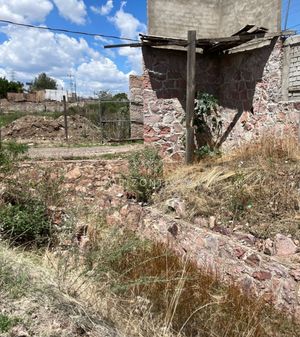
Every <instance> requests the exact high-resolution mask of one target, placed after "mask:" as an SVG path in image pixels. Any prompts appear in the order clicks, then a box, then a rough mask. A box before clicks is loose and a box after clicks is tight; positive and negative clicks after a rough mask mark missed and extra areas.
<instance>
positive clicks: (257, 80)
mask: <svg viewBox="0 0 300 337" xmlns="http://www.w3.org/2000/svg"><path fill="white" fill-rule="evenodd" d="M282 62H283V46H282V41H281V40H276V39H275V40H273V41H272V42H271V45H270V46H266V47H263V48H259V49H254V50H250V51H246V52H240V53H236V54H230V55H226V56H224V57H222V59H221V64H220V88H219V97H218V98H219V102H220V105H221V106H222V108H221V115H222V118H223V120H224V125H223V134H222V137H221V139H220V144H222V147H223V149H229V148H231V147H235V146H237V145H240V144H242V143H244V142H247V141H250V140H253V139H256V138H259V137H260V136H262V135H263V134H265V133H266V132H269V131H270V132H272V134H274V133H276V134H277V135H281V136H282V135H284V134H295V135H296V134H297V130H298V124H299V112H300V104H299V103H288V102H283V101H282V100H281V99H282V97H281V94H282V92H281V85H282V69H283V65H282Z"/></svg>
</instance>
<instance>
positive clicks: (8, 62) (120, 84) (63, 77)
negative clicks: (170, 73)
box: [0, 27, 128, 95]
mask: <svg viewBox="0 0 300 337" xmlns="http://www.w3.org/2000/svg"><path fill="white" fill-rule="evenodd" d="M2 31H4V32H5V33H6V34H7V35H8V37H9V38H8V40H7V41H5V42H4V43H2V44H1V45H0V59H1V66H0V75H1V76H3V75H6V77H8V78H9V74H10V72H11V71H12V70H13V71H14V72H15V78H16V80H20V81H23V82H29V81H31V80H32V79H33V78H34V77H35V76H36V75H37V74H39V73H41V72H46V73H47V74H48V75H49V76H51V77H54V78H56V79H58V80H59V81H60V83H62V81H64V82H65V83H68V77H67V76H68V74H69V73H70V72H72V73H73V74H74V75H75V76H76V79H77V86H78V90H79V92H81V93H82V94H86V95H89V94H91V93H92V92H93V91H94V90H101V89H110V90H122V91H124V90H128V74H125V73H124V72H122V71H120V70H119V69H118V67H117V66H116V64H115V63H114V62H113V61H112V60H110V59H109V58H106V57H104V56H103V55H101V54H100V53H99V52H97V51H95V50H94V49H92V48H91V47H89V45H88V43H87V42H86V40H84V39H82V38H81V39H76V38H73V37H69V36H67V35H65V34H55V33H53V32H47V31H45V32H44V31H42V32H41V31H37V30H34V29H28V31H27V33H26V34H24V31H23V30H22V29H19V28H16V27H6V28H5V29H4V30H3V29H2ZM24 46H26V48H24ZM67 89H68V86H67Z"/></svg>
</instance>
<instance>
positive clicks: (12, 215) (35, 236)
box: [0, 191, 51, 246]
mask: <svg viewBox="0 0 300 337" xmlns="http://www.w3.org/2000/svg"><path fill="white" fill-rule="evenodd" d="M14 192H16V191H14ZM3 201H4V205H3V206H2V207H1V208H0V233H1V236H2V237H3V238H4V239H8V240H12V241H13V242H14V243H15V244H30V245H32V244H36V245H37V246H40V245H42V244H45V243H47V242H49V240H50V236H51V219H50V217H49V214H48V212H47V207H46V205H45V204H44V203H42V202H41V201H40V200H38V199H36V198H34V197H32V196H27V197H24V196H23V195H22V193H21V194H20V195H18V194H15V193H12V192H11V191H10V192H6V193H5V194H4V196H3Z"/></svg>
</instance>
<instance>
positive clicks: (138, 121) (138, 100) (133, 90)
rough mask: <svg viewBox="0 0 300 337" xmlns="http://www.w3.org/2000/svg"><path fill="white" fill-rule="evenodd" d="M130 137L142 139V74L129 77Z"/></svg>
mask: <svg viewBox="0 0 300 337" xmlns="http://www.w3.org/2000/svg"><path fill="white" fill-rule="evenodd" d="M129 92H130V122H131V139H143V137H144V114H143V76H135V75H131V76H130V77H129Z"/></svg>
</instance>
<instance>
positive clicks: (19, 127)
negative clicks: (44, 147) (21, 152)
mask: <svg viewBox="0 0 300 337" xmlns="http://www.w3.org/2000/svg"><path fill="white" fill-rule="evenodd" d="M68 133H69V140H70V141H72V142H76V141H80V142H84V141H99V139H100V135H101V134H100V129H99V128H98V127H97V126H96V125H94V124H93V123H92V122H91V121H90V120H88V119H87V118H85V117H83V116H80V115H74V116H68ZM2 137H3V139H7V140H10V139H15V140H23V141H24V140H32V141H38V140H50V141H62V140H64V139H65V127H64V117H63V116H60V117H59V118H57V119H53V118H51V117H43V116H33V115H29V116H25V117H21V118H19V119H17V120H15V121H14V122H12V123H11V124H9V125H7V126H6V127H4V128H3V129H2Z"/></svg>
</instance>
